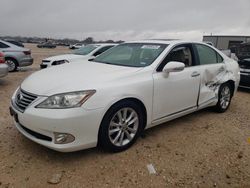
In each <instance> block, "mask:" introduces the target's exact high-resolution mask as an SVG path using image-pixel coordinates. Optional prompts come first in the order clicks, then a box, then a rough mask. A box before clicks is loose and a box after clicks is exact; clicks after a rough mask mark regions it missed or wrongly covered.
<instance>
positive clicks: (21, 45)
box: [5, 40, 24, 48]
mask: <svg viewBox="0 0 250 188" xmlns="http://www.w3.org/2000/svg"><path fill="white" fill-rule="evenodd" d="M5 41H6V42H9V43H11V44H14V45H16V46H19V47H22V48H24V45H23V43H21V42H18V41H15V40H5Z"/></svg>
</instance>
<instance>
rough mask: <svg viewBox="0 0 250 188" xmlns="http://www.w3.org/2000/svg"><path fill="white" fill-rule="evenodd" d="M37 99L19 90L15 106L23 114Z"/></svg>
mask: <svg viewBox="0 0 250 188" xmlns="http://www.w3.org/2000/svg"><path fill="white" fill-rule="evenodd" d="M36 98H37V96H36V95H34V94H30V93H28V92H26V91H23V90H21V89H19V90H18V91H17V94H16V97H15V106H16V107H17V108H18V109H17V110H19V111H20V112H24V111H25V110H26V108H27V107H28V106H29V105H30V104H31V103H32V102H33V101H34V100H35V99H36Z"/></svg>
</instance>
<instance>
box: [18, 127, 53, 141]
mask: <svg viewBox="0 0 250 188" xmlns="http://www.w3.org/2000/svg"><path fill="white" fill-rule="evenodd" d="M20 126H21V127H22V129H23V130H25V131H26V132H27V133H29V134H30V135H32V136H34V137H35V138H37V139H40V140H45V141H49V142H51V141H52V138H51V137H48V136H46V135H43V134H40V133H37V132H35V131H32V130H30V129H28V128H26V127H24V126H23V125H20Z"/></svg>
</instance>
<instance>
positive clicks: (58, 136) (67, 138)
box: [54, 133, 75, 144]
mask: <svg viewBox="0 0 250 188" xmlns="http://www.w3.org/2000/svg"><path fill="white" fill-rule="evenodd" d="M54 135H55V144H68V143H71V142H73V141H74V140H75V137H74V136H73V135H71V134H67V133H54Z"/></svg>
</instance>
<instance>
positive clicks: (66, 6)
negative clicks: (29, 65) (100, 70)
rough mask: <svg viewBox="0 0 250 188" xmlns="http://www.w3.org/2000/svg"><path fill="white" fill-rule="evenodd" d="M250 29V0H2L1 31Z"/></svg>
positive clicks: (141, 33)
mask: <svg viewBox="0 0 250 188" xmlns="http://www.w3.org/2000/svg"><path fill="white" fill-rule="evenodd" d="M211 33H212V34H213V35H250V0H188V1H187V0H71V1H70V0H0V36H6V35H8V36H28V37H34V36H37V37H49V38H58V39H59V38H72V39H78V40H83V39H85V38H87V37H93V38H94V39H96V40H108V39H112V40H125V41H126V40H139V39H169V38H171V39H173V38H174V39H186V40H197V41H199V40H202V36H203V35H210V34H211Z"/></svg>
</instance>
